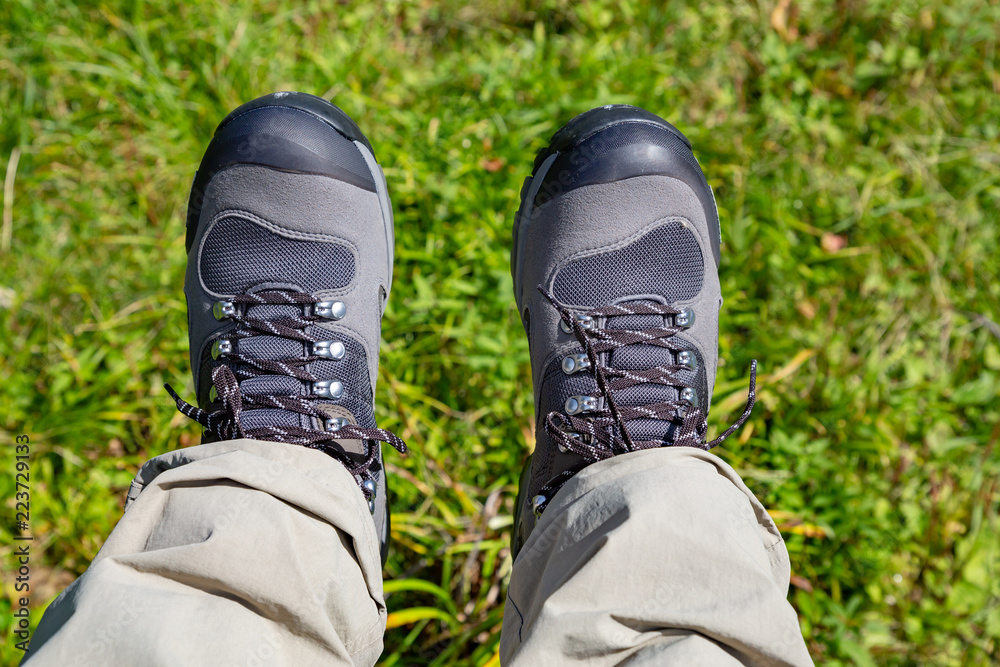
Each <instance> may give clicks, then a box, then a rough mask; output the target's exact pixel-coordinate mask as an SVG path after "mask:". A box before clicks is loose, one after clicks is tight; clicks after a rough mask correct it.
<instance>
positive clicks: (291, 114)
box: [215, 106, 372, 181]
mask: <svg viewBox="0 0 1000 667" xmlns="http://www.w3.org/2000/svg"><path fill="white" fill-rule="evenodd" d="M269 137H281V138H282V139H286V140H288V141H292V142H294V143H297V144H299V145H300V146H304V147H306V148H308V149H309V150H310V151H312V152H313V153H315V154H316V155H318V156H319V157H321V158H323V159H325V160H329V161H331V162H334V163H336V164H337V165H339V166H341V167H343V168H344V169H346V170H348V171H350V172H351V173H353V174H355V175H357V176H358V177H360V178H362V179H365V180H368V181H370V180H371V178H372V176H371V171H370V170H369V169H368V165H367V164H366V163H365V158H364V157H363V156H362V155H361V151H359V150H358V147H357V146H355V145H354V142H352V141H351V140H350V139H347V138H346V137H344V136H342V135H341V134H340V133H338V132H337V131H335V130H333V129H332V128H331V127H330V126H329V125H327V124H326V123H324V122H323V121H322V120H320V119H318V118H316V117H314V116H313V115H312V114H309V113H306V112H305V111H300V110H298V109H292V108H290V107H284V106H273V107H261V108H258V109H254V110H253V111H248V112H247V113H244V114H242V115H240V116H237V117H236V118H234V119H232V120H231V121H229V122H228V123H226V125H225V127H223V128H221V129H220V130H219V132H218V134H216V137H215V141H217V142H219V141H227V142H228V141H239V140H240V139H242V140H243V143H242V144H241V145H240V152H241V153H245V155H241V156H240V157H241V158H242V159H244V160H247V161H253V160H254V158H255V157H256V155H255V154H256V153H257V152H258V151H262V150H267V149H268V147H269V146H270V142H269V140H268V138H269Z"/></svg>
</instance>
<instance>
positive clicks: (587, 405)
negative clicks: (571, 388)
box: [563, 396, 597, 415]
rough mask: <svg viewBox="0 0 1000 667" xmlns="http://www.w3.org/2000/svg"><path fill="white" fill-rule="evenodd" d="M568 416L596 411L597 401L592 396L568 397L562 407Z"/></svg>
mask: <svg viewBox="0 0 1000 667" xmlns="http://www.w3.org/2000/svg"><path fill="white" fill-rule="evenodd" d="M563 407H564V408H565V410H566V414H568V415H578V414H580V413H581V412H594V411H595V410H597V399H596V398H594V397H593V396H570V397H569V398H567V399H566V405H565V406H563Z"/></svg>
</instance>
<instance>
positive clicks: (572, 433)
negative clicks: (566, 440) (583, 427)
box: [556, 431, 583, 454]
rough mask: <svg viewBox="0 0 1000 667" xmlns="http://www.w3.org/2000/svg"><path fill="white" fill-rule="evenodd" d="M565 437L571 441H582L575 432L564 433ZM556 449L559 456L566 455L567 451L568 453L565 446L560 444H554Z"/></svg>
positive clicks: (581, 437) (580, 436)
mask: <svg viewBox="0 0 1000 667" xmlns="http://www.w3.org/2000/svg"><path fill="white" fill-rule="evenodd" d="M566 435H567V436H569V437H570V438H572V439H573V440H582V439H583V436H582V435H580V434H579V433H577V432H576V431H566ZM556 447H558V448H559V452H560V453H561V454H568V453H569V451H570V450H569V449H567V448H566V445H564V444H562V443H561V442H559V443H556Z"/></svg>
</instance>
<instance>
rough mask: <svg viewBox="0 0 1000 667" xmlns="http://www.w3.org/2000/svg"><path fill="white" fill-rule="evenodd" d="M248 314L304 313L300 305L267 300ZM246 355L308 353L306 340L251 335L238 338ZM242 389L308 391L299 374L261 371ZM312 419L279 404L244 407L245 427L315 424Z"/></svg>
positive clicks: (296, 393) (269, 356) (275, 392)
mask: <svg viewBox="0 0 1000 667" xmlns="http://www.w3.org/2000/svg"><path fill="white" fill-rule="evenodd" d="M246 314H247V317H255V318H258V319H262V320H271V319H276V318H280V317H295V316H301V315H302V308H301V307H299V306H286V305H271V304H264V305H258V306H250V307H248V308H247V312H246ZM237 345H238V346H239V351H240V353H241V354H242V355H243V356H246V357H253V358H254V359H268V360H271V361H277V360H279V359H295V358H298V357H302V356H305V353H306V349H305V343H302V342H301V341H297V340H289V339H287V338H280V337H278V336H251V337H250V338H244V339H242V340H240V341H239V342H237ZM240 391H241V392H242V393H243V394H244V395H247V394H269V395H271V396H301V395H304V394H306V392H307V391H308V388H307V387H306V384H305V383H304V382H302V381H301V380H299V379H298V378H294V377H290V376H286V375H260V376H258V377H253V378H248V379H246V380H243V381H242V382H240ZM311 421H312V420H311V419H310V418H309V417H306V416H305V415H300V414H298V413H296V412H290V411H288V410H280V409H277V408H255V409H252V410H244V411H243V414H242V417H241V419H240V422H241V423H242V425H243V428H247V429H250V428H263V427H267V426H277V427H281V426H303V427H308V426H310V425H311Z"/></svg>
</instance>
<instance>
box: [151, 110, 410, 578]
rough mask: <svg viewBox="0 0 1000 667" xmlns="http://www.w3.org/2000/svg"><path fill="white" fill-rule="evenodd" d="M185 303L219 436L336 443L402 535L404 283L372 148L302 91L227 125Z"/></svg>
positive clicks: (204, 188) (202, 208) (198, 218)
mask: <svg viewBox="0 0 1000 667" xmlns="http://www.w3.org/2000/svg"><path fill="white" fill-rule="evenodd" d="M187 249H188V268H187V278H186V281H185V283H186V284H185V290H184V291H185V294H186V296H187V304H188V325H189V336H190V343H191V368H192V369H193V372H194V381H195V388H196V392H197V403H198V405H199V406H201V407H200V408H196V407H193V406H191V405H189V404H188V403H185V402H184V401H182V400H181V399H180V398H179V397H178V396H177V394H176V393H174V391H173V390H172V389H170V388H169V387H168V391H170V393H171V395H172V396H173V397H174V399H175V400H176V402H177V406H178V408H179V409H180V410H181V412H183V413H184V414H185V415H187V416H188V417H191V418H192V419H194V420H196V421H197V422H198V423H200V424H201V425H202V426H204V427H205V429H206V438H205V439H206V441H213V440H227V439H233V438H242V437H246V438H254V439H257V440H272V441H277V442H284V443H291V444H295V445H302V446H306V447H311V448H315V449H318V450H321V451H323V452H325V453H327V454H329V455H330V456H333V457H334V458H336V459H338V460H339V461H341V462H342V463H343V464H344V466H345V467H346V468H347V469H348V471H350V472H351V473H352V474H353V475H354V478H355V480H356V481H357V482H358V486H359V487H360V488H361V490H362V492H363V493H364V495H365V497H366V498H367V500H368V505H369V509H370V510H371V511H372V514H373V515H374V520H375V526H376V530H377V531H378V533H379V535H380V537H381V542H382V558H383V562H384V561H385V556H386V544H387V541H388V534H389V513H388V508H387V505H386V486H385V474H384V468H383V465H382V454H381V444H380V443H382V442H386V443H389V444H390V445H392V446H393V447H395V448H396V449H398V450H399V451H400V452H405V451H406V446H405V445H404V444H403V442H402V440H400V439H399V438H397V437H396V436H395V435H393V434H392V433H390V432H388V431H386V430H384V429H380V428H377V427H376V425H375V416H374V412H373V397H374V394H375V381H376V378H377V376H378V352H379V336H380V330H381V318H382V313H383V311H384V310H385V306H386V302H387V299H388V296H389V287H390V285H391V283H392V260H393V224H392V206H391V205H390V203H389V196H388V194H387V192H386V183H385V177H384V176H383V174H382V170H381V168H380V167H379V166H378V164H377V163H376V161H375V157H374V156H373V155H372V149H371V145H370V144H369V143H368V140H367V139H366V138H365V136H364V135H363V134H362V133H361V130H359V129H358V126H357V125H355V123H354V121H352V120H351V119H350V118H349V117H348V116H347V115H346V114H344V112H342V111H341V110H340V109H338V108H337V107H335V106H333V105H332V104H330V103H329V102H327V101H325V100H323V99H321V98H318V97H313V96H312V95H306V94H302V93H274V94H272V95H267V96H265V97H261V98H259V99H256V100H254V101H252V102H249V103H248V104H244V105H243V106H241V107H239V108H238V109H236V110H235V111H233V112H232V113H231V114H229V115H228V116H227V117H226V119H225V120H223V121H222V123H221V124H220V125H219V127H218V128H217V129H216V131H215V136H214V137H213V139H212V141H211V143H210V144H209V146H208V150H207V151H206V153H205V157H204V158H203V159H202V162H201V167H200V168H199V169H198V173H197V175H196V176H195V179H194V185H193V187H192V189H191V199H190V203H189V206H188V216H187Z"/></svg>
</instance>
